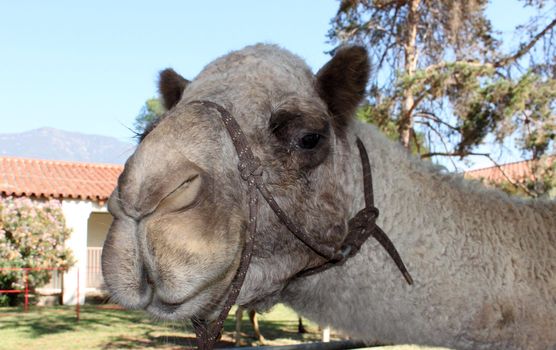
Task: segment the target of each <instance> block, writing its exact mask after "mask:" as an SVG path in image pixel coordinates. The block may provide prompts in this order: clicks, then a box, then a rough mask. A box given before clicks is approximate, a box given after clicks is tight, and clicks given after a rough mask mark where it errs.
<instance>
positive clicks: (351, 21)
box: [328, 0, 556, 171]
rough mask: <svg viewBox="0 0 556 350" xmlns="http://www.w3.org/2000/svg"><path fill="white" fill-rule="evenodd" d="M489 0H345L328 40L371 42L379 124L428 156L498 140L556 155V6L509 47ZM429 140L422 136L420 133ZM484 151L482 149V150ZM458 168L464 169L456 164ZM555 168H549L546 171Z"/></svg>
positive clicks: (367, 111) (471, 151) (470, 151)
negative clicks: (497, 28) (488, 11)
mask: <svg viewBox="0 0 556 350" xmlns="http://www.w3.org/2000/svg"><path fill="white" fill-rule="evenodd" d="M487 3H488V1H487V0H470V1H455V0H402V1H389V0H342V1H340V6H339V10H338V13H337V15H336V16H335V17H334V18H333V19H332V23H331V24H332V28H331V29H330V31H329V33H328V36H329V38H330V40H331V42H332V43H336V44H343V43H356V44H360V45H364V46H366V47H368V48H369V53H370V59H371V65H372V67H373V72H372V74H371V77H372V78H371V81H370V84H369V97H368V105H369V106H372V107H365V108H364V109H363V111H362V112H360V115H359V117H360V118H362V119H365V120H372V121H373V122H374V123H376V124H377V125H378V126H379V127H380V128H381V129H382V130H385V131H387V133H388V134H389V135H390V136H397V138H398V139H399V140H400V141H401V142H402V144H403V145H404V146H405V147H406V148H413V149H420V150H423V149H427V151H420V152H418V153H419V154H421V157H422V158H435V159H439V158H438V157H458V158H460V159H467V158H468V157H469V156H471V155H481V156H487V157H489V158H490V159H493V158H492V157H491V156H490V153H491V152H482V151H481V150H482V149H484V147H482V146H484V145H486V144H487V143H488V142H490V141H489V140H493V142H494V144H495V145H498V146H497V147H499V148H500V150H501V152H502V153H503V152H505V151H507V150H506V149H505V148H504V147H503V145H506V144H511V145H515V148H517V149H518V150H519V152H520V153H521V156H523V157H525V158H533V159H539V158H540V157H542V156H543V155H550V154H554V153H555V146H554V139H555V137H556V136H555V135H556V113H555V110H556V59H554V57H556V6H554V7H550V6H549V3H550V2H548V1H543V0H527V1H522V2H521V3H522V5H523V6H526V7H529V8H531V9H533V10H534V11H536V15H535V16H533V17H531V18H529V19H528V20H526V21H525V22H524V24H522V25H520V26H517V27H516V29H515V36H517V37H518V38H519V40H520V43H519V45H518V46H517V47H514V48H513V49H511V48H510V49H507V48H506V47H509V45H503V39H504V37H503V36H501V35H500V33H498V32H496V31H495V30H494V29H493V28H492V25H491V23H490V21H489V19H488V18H487V17H486V15H485V9H486V6H487ZM419 135H420V136H421V137H418V136H419ZM480 151H481V152H480ZM455 170H457V169H455ZM545 170H546V171H548V169H545Z"/></svg>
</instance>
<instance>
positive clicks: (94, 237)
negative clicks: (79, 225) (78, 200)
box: [87, 212, 112, 248]
mask: <svg viewBox="0 0 556 350" xmlns="http://www.w3.org/2000/svg"><path fill="white" fill-rule="evenodd" d="M111 224H112V215H110V214H109V213H107V212H106V213H99V212H94V213H91V216H89V221H88V223H87V247H95V248H102V246H103V245H104V240H105V239H106V234H107V233H108V229H109V228H110V225H111Z"/></svg>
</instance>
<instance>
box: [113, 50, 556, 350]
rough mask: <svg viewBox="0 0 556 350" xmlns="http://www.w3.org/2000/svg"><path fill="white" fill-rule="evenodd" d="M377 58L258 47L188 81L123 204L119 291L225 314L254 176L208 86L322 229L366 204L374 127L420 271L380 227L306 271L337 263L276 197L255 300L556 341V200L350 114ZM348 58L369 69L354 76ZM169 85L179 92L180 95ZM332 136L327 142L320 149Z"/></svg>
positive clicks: (397, 339)
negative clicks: (490, 179) (511, 191)
mask: <svg viewBox="0 0 556 350" xmlns="http://www.w3.org/2000/svg"><path fill="white" fill-rule="evenodd" d="M364 61H366V56H365V54H364V51H363V50H362V49H360V48H344V49H343V50H339V51H338V53H337V55H336V56H335V57H334V58H333V59H332V61H331V62H330V63H329V64H327V65H326V66H325V67H324V68H323V69H322V70H321V71H319V73H318V75H317V76H315V75H313V74H312V73H311V71H310V70H309V69H308V67H307V66H306V64H305V63H304V62H303V61H302V60H301V59H299V58H298V57H297V56H294V55H292V54H291V53H289V52H287V51H285V50H282V49H280V48H278V47H276V46H272V45H256V46H251V47H247V48H245V49H243V50H241V51H236V52H232V53H230V54H228V55H226V56H223V57H222V58H219V59H217V60H216V61H214V62H213V63H211V64H210V65H208V66H207V67H206V68H205V69H204V70H203V71H202V72H201V73H200V74H199V76H197V77H196V78H195V79H194V80H193V81H192V82H191V83H190V84H188V85H187V87H186V88H185V90H184V91H183V94H182V93H181V90H180V92H179V94H180V95H181V99H180V100H179V102H177V104H175V106H174V105H173V104H172V103H169V104H168V105H169V106H173V107H172V108H171V109H170V110H169V111H168V112H167V113H166V114H165V115H164V116H163V117H162V118H161V120H159V121H157V122H156V123H155V124H154V125H153V127H152V130H151V131H150V133H148V135H146V137H145V138H144V139H143V140H142V142H141V144H140V145H139V147H138V149H137V151H136V152H135V154H134V155H133V156H132V157H131V158H130V159H129V160H128V161H127V163H126V166H125V169H124V172H123V174H122V176H121V178H120V180H119V183H118V188H117V190H116V191H115V192H114V194H113V195H112V197H111V199H110V201H109V209H110V211H111V213H112V214H113V215H114V218H115V220H114V223H113V225H112V227H111V229H110V232H109V234H108V237H107V240H106V243H105V247H104V251H103V273H104V277H105V281H106V284H107V286H108V288H109V290H110V291H111V293H112V295H113V297H114V299H115V300H117V301H118V302H119V303H121V304H122V305H124V306H126V307H129V308H143V309H146V310H148V311H149V312H151V313H152V314H154V315H156V316H158V317H160V318H164V319H185V318H189V317H191V316H198V317H201V318H205V319H214V318H215V317H216V315H217V313H218V310H219V306H221V305H222V303H223V300H224V299H225V295H226V293H227V289H228V286H229V284H230V281H231V279H232V278H233V275H234V272H235V271H236V269H237V264H238V261H239V256H240V253H241V248H242V246H243V242H244V235H245V230H246V227H247V220H248V213H247V198H246V187H245V184H244V183H242V182H241V180H240V178H239V175H238V171H237V155H236V154H235V150H234V149H233V146H232V143H231V140H230V139H229V137H228V135H227V133H226V131H225V129H224V128H223V126H222V122H221V121H220V119H219V116H218V115H217V114H216V113H214V111H211V110H209V109H206V108H203V107H200V106H198V105H188V104H187V103H188V102H189V101H192V100H198V99H206V100H211V101H213V102H216V103H219V104H221V105H222V106H224V107H225V108H227V109H228V110H229V111H230V112H231V113H232V114H233V115H234V116H235V117H236V118H237V119H238V123H239V124H240V126H241V127H242V129H243V130H244V132H245V134H246V135H247V137H248V139H249V141H250V142H251V145H252V148H253V151H254V153H255V154H256V155H257V156H258V157H259V158H260V159H261V161H262V163H263V166H264V175H263V179H264V181H265V182H266V183H267V184H268V186H269V189H270V190H271V191H272V192H273V195H274V196H275V198H276V200H277V201H278V202H279V204H280V206H281V207H282V208H283V209H284V210H285V212H286V213H287V215H289V216H290V217H291V218H292V219H293V220H294V221H295V222H297V223H298V224H299V225H300V226H303V227H304V228H305V229H306V230H307V231H308V232H309V233H310V234H312V235H314V236H315V237H317V238H318V239H319V241H320V242H322V243H328V244H331V245H336V246H338V245H340V244H341V242H342V240H343V238H344V237H345V234H346V233H347V221H348V220H349V219H350V218H351V217H353V215H355V213H356V212H357V211H358V210H360V209H361V208H362V207H363V192H362V187H363V180H362V175H361V165H360V160H359V155H358V154H357V149H356V147H355V138H356V136H359V137H360V138H361V139H362V140H363V142H364V143H365V146H366V148H367V150H368V151H369V156H370V159H371V163H372V168H373V178H374V187H375V198H376V199H375V201H376V203H377V206H378V207H379V209H380V210H381V216H380V217H379V220H378V223H379V225H381V227H383V228H384V229H385V231H386V232H387V233H388V234H389V236H390V237H391V239H392V241H393V242H394V243H395V244H396V246H397V248H398V250H399V252H400V254H401V256H402V257H403V259H404V261H405V262H406V264H407V265H408V269H409V271H410V272H411V274H412V276H413V277H414V280H415V284H414V285H413V286H407V285H406V284H405V282H404V280H403V278H402V276H401V275H400V273H399V271H398V270H397V269H396V267H395V265H394V264H393V262H392V261H391V259H390V258H389V257H388V255H387V254H386V253H385V251H384V250H383V249H382V248H381V247H380V246H379V245H378V243H377V242H375V241H373V240H372V239H371V240H369V241H368V242H366V243H365V244H364V245H363V247H362V250H361V251H360V252H359V253H358V255H356V256H355V257H354V258H352V259H350V260H348V262H347V263H346V264H345V265H344V266H342V267H336V268H333V269H330V270H327V271H326V272H324V273H322V274H318V275H315V276H311V277H306V278H300V279H295V280H292V277H293V276H295V274H296V273H297V272H299V271H301V270H304V269H306V268H308V267H311V266H316V265H318V264H320V263H322V260H321V258H320V257H318V256H316V255H315V254H314V253H313V252H311V251H310V250H309V249H308V248H307V247H306V246H304V245H303V244H301V243H300V242H299V241H298V240H297V239H295V238H294V236H293V235H292V234H291V233H290V232H289V231H288V230H287V229H286V228H285V227H284V225H283V224H282V223H281V222H280V221H279V220H278V219H277V217H276V216H275V215H274V213H273V212H272V211H271V209H270V208H269V207H268V206H267V205H265V204H264V203H263V202H262V201H261V203H260V204H259V207H260V210H259V218H258V222H259V226H258V230H257V231H258V235H257V237H256V240H255V247H254V253H253V259H252V264H251V265H250V267H249V270H248V273H247V277H246V281H245V284H244V285H243V287H242V290H241V293H240V296H239V298H238V303H239V304H241V305H245V306H249V307H255V308H258V309H264V308H268V307H270V306H272V305H273V304H274V303H276V302H285V303H288V304H290V305H292V306H293V307H294V308H295V309H296V310H298V311H299V312H301V313H302V314H304V315H307V316H309V317H310V318H312V319H314V320H316V321H318V322H320V323H322V324H330V325H332V326H333V327H335V328H338V329H341V330H344V331H345V332H347V333H348V334H350V335H352V336H353V337H356V338H360V339H364V340H378V341H383V342H392V343H420V344H430V345H443V346H450V347H456V348H465V349H481V348H484V349H492V348H500V349H523V348H527V349H547V348H555V347H556V332H554V329H555V328H556V327H555V326H556V300H555V296H554V290H556V277H555V271H556V262H555V259H554V256H556V231H555V227H556V216H555V215H554V213H555V212H556V204H555V203H554V202H547V203H543V202H528V201H520V200H516V199H511V198H509V197H507V196H506V195H503V194H501V193H499V192H495V191H489V190H485V189H483V188H482V187H480V186H479V185H477V184H474V183H469V182H466V181H464V180H463V179H461V178H459V177H454V176H447V175H442V174H440V173H439V172H438V171H436V170H435V169H433V168H432V167H430V166H429V165H427V164H426V163H423V162H420V161H416V160H414V159H412V158H411V157H410V156H408V155H407V154H406V152H405V151H404V150H403V149H401V148H399V147H398V146H397V145H395V144H394V143H392V142H391V141H388V140H387V139H386V138H385V137H384V136H382V135H381V134H380V133H379V132H378V131H377V130H376V129H375V128H374V127H372V126H369V125H363V124H361V123H359V122H355V121H353V120H349V119H345V118H346V115H347V114H350V113H352V112H353V111H354V110H355V108H356V105H357V103H359V102H360V99H361V97H362V92H363V88H364V85H365V84H364V82H365V81H366V79H367V75H368V65H367V64H366V63H365V62H364ZM338 67H347V68H349V67H356V69H355V68H354V69H353V70H351V71H350V70H348V71H346V74H344V75H342V74H340V73H341V72H342V69H341V68H338ZM347 68H346V69H347ZM358 70H359V73H358ZM174 78H175V76H174ZM182 79H183V78H182ZM164 80H165V79H164V78H161V85H162V84H163V82H164ZM335 80H337V82H338V83H337V84H335V83H334V81H335ZM178 81H179V79H178ZM178 88H179V86H178ZM161 92H162V94H163V98H164V100H165V101H166V100H168V101H170V100H171V97H172V96H176V94H177V92H176V91H175V90H174V89H168V91H166V90H165V89H163V88H161ZM166 94H168V96H166ZM168 97H170V98H168ZM339 101H340V102H339ZM340 109H341V110H340ZM339 118H341V119H339ZM314 134H318V135H319V137H318V142H317V143H316V144H315V145H314V147H305V146H306V145H307V143H306V142H305V141H304V140H303V138H304V137H305V136H307V135H314ZM311 138H312V137H311Z"/></svg>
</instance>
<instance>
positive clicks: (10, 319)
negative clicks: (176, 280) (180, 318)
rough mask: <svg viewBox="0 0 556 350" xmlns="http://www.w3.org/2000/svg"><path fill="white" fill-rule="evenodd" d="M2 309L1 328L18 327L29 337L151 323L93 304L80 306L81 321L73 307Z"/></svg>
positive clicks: (0, 316) (0, 315) (135, 316)
mask: <svg viewBox="0 0 556 350" xmlns="http://www.w3.org/2000/svg"><path fill="white" fill-rule="evenodd" d="M3 311H5V309H3V310H0V330H3V329H18V331H19V332H20V333H22V335H24V336H27V337H30V338H38V337H41V336H43V335H50V334H57V333H64V332H72V331H77V330H80V329H94V328H96V327H110V326H112V325H114V324H118V323H146V324H148V323H149V322H148V320H145V317H144V316H142V315H141V314H139V313H130V312H126V311H121V310H97V308H96V307H94V306H85V307H82V308H81V314H80V316H81V317H80V320H79V322H78V321H77V318H76V313H75V308H74V307H45V308H43V307H33V308H31V309H30V311H29V312H23V309H22V308H10V310H9V312H3Z"/></svg>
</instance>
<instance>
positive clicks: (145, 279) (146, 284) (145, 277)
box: [140, 265, 154, 294]
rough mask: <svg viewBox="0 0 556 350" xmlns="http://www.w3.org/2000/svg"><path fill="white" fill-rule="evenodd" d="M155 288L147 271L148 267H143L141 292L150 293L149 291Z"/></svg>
mask: <svg viewBox="0 0 556 350" xmlns="http://www.w3.org/2000/svg"><path fill="white" fill-rule="evenodd" d="M153 286H154V282H153V280H152V278H151V276H150V275H149V272H148V270H147V267H146V266H145V265H143V267H141V287H140V292H141V293H142V294H143V293H145V294H146V293H148V290H149V289H150V288H152V287H153Z"/></svg>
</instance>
